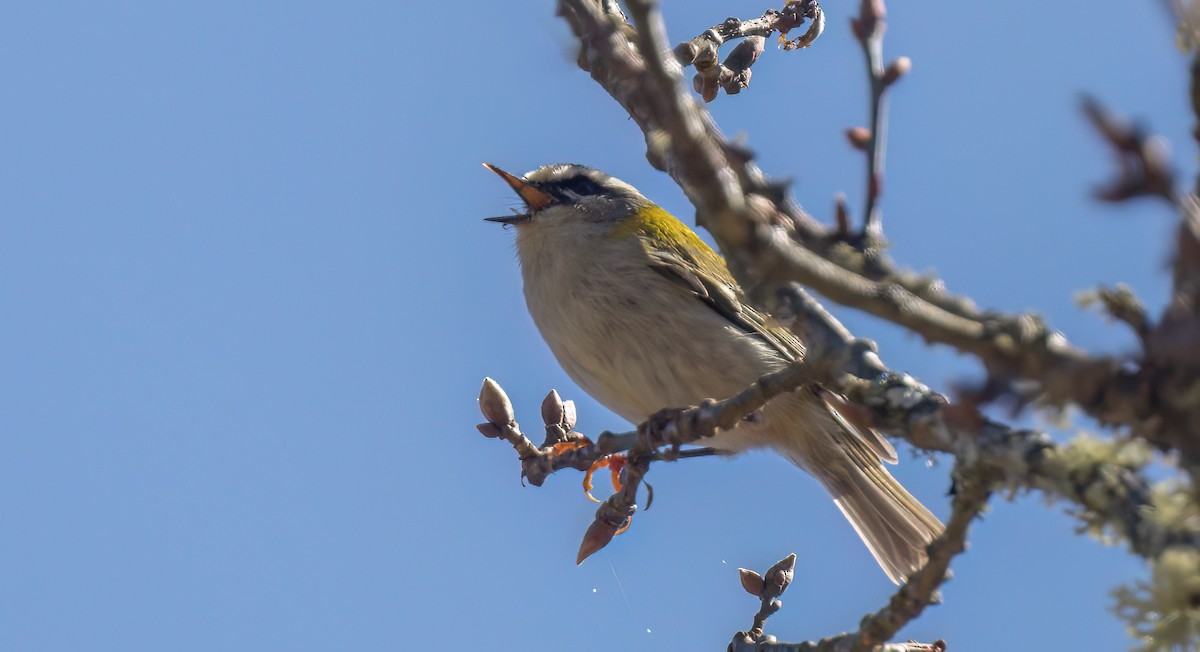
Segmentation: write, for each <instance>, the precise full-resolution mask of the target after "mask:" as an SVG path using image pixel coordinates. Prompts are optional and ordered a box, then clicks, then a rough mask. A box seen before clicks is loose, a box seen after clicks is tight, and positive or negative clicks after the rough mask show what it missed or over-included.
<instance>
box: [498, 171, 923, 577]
mask: <svg viewBox="0 0 1200 652" xmlns="http://www.w3.org/2000/svg"><path fill="white" fill-rule="evenodd" d="M484 165H486V166H487V167H488V168H489V169H491V170H492V171H493V172H495V173H496V174H498V175H500V176H501V177H502V178H503V179H504V180H505V181H506V182H507V183H508V185H509V186H511V187H512V188H513V190H515V191H516V192H517V194H518V195H520V197H521V199H522V200H523V201H524V202H525V206H526V207H527V209H528V211H527V212H525V213H520V214H515V215H511V216H507V217H492V218H487V219H488V220H490V221H493V222H500V223H502V224H511V225H513V226H515V227H516V239H517V251H518V255H519V257H520V262H521V276H522V278H523V279H524V284H525V300H526V303H527V304H528V306H529V312H530V314H531V315H532V316H533V321H534V323H536V324H537V327H538V330H540V331H541V333H542V337H543V338H545V340H546V343H547V344H549V345H550V350H551V351H553V352H554V355H555V357H556V358H558V361H559V363H560V364H562V366H563V368H564V369H565V370H566V372H567V373H568V374H569V375H570V376H571V378H572V379H573V380H574V381H575V382H576V383H578V384H579V386H580V387H582V388H583V389H584V391H586V392H587V393H588V394H591V395H592V397H593V398H595V399H596V400H597V401H599V402H600V403H603V404H604V405H605V406H607V407H608V408H609V409H611V410H613V411H614V412H616V413H617V414H619V415H621V416H622V417H624V418H626V419H628V420H630V421H631V422H633V423H640V422H642V421H645V420H646V419H647V418H649V417H650V416H651V415H653V414H654V413H656V412H658V411H659V410H661V409H663V408H667V407H685V406H689V405H696V404H698V403H699V402H700V401H702V400H704V399H706V398H724V397H727V396H731V395H733V394H735V393H737V392H738V391H740V390H742V389H744V388H745V387H747V386H748V385H750V384H751V383H752V382H754V381H755V380H756V379H757V378H759V377H761V376H763V375H765V374H767V373H770V372H772V371H776V370H778V369H780V368H781V367H783V366H785V365H787V364H788V363H789V362H791V361H794V360H797V359H800V358H802V357H803V356H804V346H803V344H801V342H800V340H799V339H798V338H797V337H796V336H795V335H794V334H793V333H792V332H790V331H789V330H787V329H785V328H783V327H782V326H780V325H778V324H776V323H775V322H774V321H772V319H771V318H770V317H769V316H767V315H766V314H765V313H763V312H760V311H759V310H756V309H755V308H753V307H752V306H750V305H749V304H747V303H746V298H745V295H744V293H743V292H742V289H741V288H740V287H738V285H737V283H736V282H734V280H733V277H732V276H731V275H730V273H729V270H728V268H726V266H725V261H724V260H723V259H722V258H721V257H720V256H719V255H717V253H716V252H714V251H713V250H712V249H710V248H709V247H708V246H707V245H706V244H704V242H703V241H702V240H701V239H700V238H699V237H698V236H697V235H696V234H695V233H693V232H692V231H691V230H690V229H689V228H688V227H687V226H685V225H684V224H683V223H682V222H680V221H679V220H677V219H675V218H674V217H673V216H672V215H671V214H670V213H668V212H667V211H665V210H663V209H662V208H660V207H658V206H657V205H655V204H654V203H653V202H651V201H650V200H648V199H646V198H645V197H643V196H642V195H641V193H639V192H638V191H637V190H636V189H635V188H634V187H633V186H630V185H629V184H627V183H624V182H622V181H620V180H618V179H615V178H613V177H610V176H608V175H607V174H604V173H603V172H600V171H599V170H595V169H592V168H588V167H584V166H581V165H548V166H545V167H541V168H538V169H537V170H534V171H533V172H530V173H529V174H526V175H525V176H524V178H518V177H516V176H514V175H512V174H509V173H507V172H505V171H503V170H501V169H499V168H497V167H495V166H492V165H489V164H486V163H485V164H484ZM761 417H762V418H759V419H754V420H752V421H745V422H743V423H741V424H740V425H739V426H738V427H736V428H733V429H731V430H728V431H722V432H719V433H718V434H717V435H716V436H715V437H713V438H712V439H706V440H705V441H704V444H705V445H707V446H711V447H713V448H716V449H718V450H722V451H729V452H738V451H743V450H747V449H751V448H770V449H773V450H775V451H777V452H779V453H780V454H781V455H783V456H784V457H786V458H787V459H789V460H791V461H792V462H793V463H794V464H795V465H796V466H799V467H800V468H801V469H803V470H805V471H807V472H808V473H810V474H812V475H813V476H814V477H815V478H817V480H819V481H820V482H821V484H822V485H824V487H825V489H826V490H828V491H829V493H830V494H831V495H832V496H833V500H834V502H835V503H836V504H837V506H838V508H839V509H841V511H842V513H843V514H844V515H845V516H846V518H847V519H849V521H850V524H851V525H852V526H854V530H855V531H856V532H858V535H859V536H860V537H862V540H863V542H864V543H865V544H866V545H867V548H868V549H869V550H870V551H871V554H872V555H873V556H874V557H875V560H876V561H878V562H879V565H880V566H881V567H882V568H883V571H884V572H885V573H887V576H888V577H889V578H891V580H892V581H893V582H896V583H897V584H899V583H901V582H903V581H904V580H905V579H906V578H907V577H909V576H910V575H912V573H913V572H915V571H916V570H917V569H918V568H920V567H921V565H922V564H924V563H925V561H926V558H927V555H926V547H927V546H928V545H929V543H930V542H931V541H933V539H934V538H935V537H937V536H938V535H939V534H940V533H941V531H942V524H941V522H939V521H938V519H937V518H936V517H935V516H934V515H933V514H931V513H930V512H929V510H928V509H926V508H925V507H924V506H923V505H921V503H920V502H918V501H917V499H916V498H914V497H913V496H912V494H910V493H908V491H906V490H905V489H904V487H902V486H901V485H900V483H899V482H897V481H896V479H895V478H893V477H892V476H891V474H889V473H888V472H887V470H886V469H885V468H884V466H883V464H882V462H889V463H893V464H894V463H895V462H896V461H897V458H896V451H895V449H894V448H893V447H892V446H891V444H890V443H888V441H887V440H886V439H884V438H883V437H882V436H880V435H879V434H878V433H876V432H874V431H872V430H870V429H863V428H856V427H854V426H853V425H851V424H850V423H849V422H847V421H845V420H844V419H840V418H838V414H837V412H836V410H834V409H832V408H830V407H829V406H827V405H826V404H825V403H824V402H823V401H822V400H821V399H820V398H819V397H818V396H817V395H816V394H814V393H812V392H805V391H800V392H793V393H791V394H787V395H784V396H780V397H778V398H776V399H775V400H773V401H771V402H770V403H768V404H767V405H766V407H765V408H763V410H762V415H761Z"/></svg>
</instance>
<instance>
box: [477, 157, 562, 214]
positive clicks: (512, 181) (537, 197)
mask: <svg viewBox="0 0 1200 652" xmlns="http://www.w3.org/2000/svg"><path fill="white" fill-rule="evenodd" d="M483 167H485V168H487V169H489V170H491V171H492V172H495V173H496V174H498V175H500V178H501V179H504V181H505V183H507V184H508V185H509V186H510V187H512V189H513V190H515V191H517V194H518V195H520V196H521V200H522V201H524V202H525V206H527V207H528V208H529V210H530V212H533V211H538V210H541V209H543V208H545V207H547V206H549V205H550V204H552V203H554V197H553V196H552V195H549V194H547V193H544V192H542V191H541V190H538V189H537V188H534V187H533V186H531V185H529V184H527V183H525V182H524V181H522V180H521V179H519V178H518V177H516V176H514V175H511V174H509V173H507V172H505V171H504V170H501V169H500V168H498V167H496V166H494V165H492V164H491V163H484V164H483ZM529 217H530V216H529V215H509V216H506V217H485V218H484V219H485V220H487V221H489V222H500V223H501V224H517V223H519V222H523V221H525V220H527V219H529Z"/></svg>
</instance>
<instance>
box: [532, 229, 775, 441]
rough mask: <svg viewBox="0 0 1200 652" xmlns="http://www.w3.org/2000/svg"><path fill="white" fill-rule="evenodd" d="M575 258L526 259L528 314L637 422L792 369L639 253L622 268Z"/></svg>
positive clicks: (602, 395)
mask: <svg viewBox="0 0 1200 652" xmlns="http://www.w3.org/2000/svg"><path fill="white" fill-rule="evenodd" d="M634 244H636V243H634ZM571 253H572V255H570V256H526V255H523V256H522V263H523V268H522V269H523V275H524V280H525V298H526V301H527V303H528V305H529V311H530V313H531V314H532V316H533V320H534V322H535V323H536V324H537V327H538V329H539V330H540V331H541V333H542V336H543V337H544V338H545V340H546V342H547V343H548V344H549V345H550V349H551V350H552V351H553V352H554V355H555V357H556V358H557V359H558V361H559V363H560V364H562V366H563V368H564V369H565V370H566V372H567V373H568V374H569V375H570V376H571V378H572V379H574V380H575V382H577V383H578V384H579V386H580V387H582V388H583V389H584V390H585V391H587V392H588V393H589V394H591V395H592V397H594V398H595V399H596V400H598V401H599V402H601V403H603V404H604V405H605V406H607V407H608V408H609V409H611V410H613V411H614V412H616V413H617V414H620V415H621V416H623V417H624V418H626V419H628V420H630V421H631V422H633V423H638V422H640V421H643V420H645V419H646V418H647V417H649V416H650V415H651V414H653V413H654V412H657V411H658V410H660V409H663V408H667V407H685V406H688V405H694V404H697V403H699V402H700V401H701V400H703V399H705V398H718V399H719V398H725V397H727V396H730V395H732V394H734V393H735V392H738V391H740V390H741V389H744V388H745V387H746V386H747V385H749V384H750V383H751V382H753V381H754V380H755V379H756V378H758V377H759V376H761V375H762V374H764V373H766V372H768V371H771V370H773V369H776V368H778V367H780V366H782V365H783V364H785V363H786V362H785V360H783V358H782V357H781V356H780V355H779V354H778V353H777V352H775V351H774V349H771V348H770V347H768V346H766V345H765V344H763V343H762V342H761V341H760V340H758V339H756V338H755V337H753V336H750V335H747V334H745V333H744V332H742V331H741V330H739V329H738V328H737V327H735V326H734V325H733V324H732V323H730V322H729V321H728V320H726V319H725V318H724V317H722V316H721V315H720V314H718V313H717V312H716V311H714V310H713V309H712V308H710V307H709V306H708V305H707V304H705V303H704V302H703V301H701V300H700V299H699V298H697V297H695V296H694V295H692V294H691V293H689V292H688V291H687V290H686V289H684V288H682V287H681V286H680V285H678V284H675V283H672V282H670V281H668V280H667V279H665V278H663V277H662V276H661V275H659V274H658V273H656V272H655V271H653V270H652V269H651V268H650V267H649V265H648V264H645V262H644V261H643V260H641V259H639V257H643V256H644V254H642V253H641V250H640V247H639V248H636V249H635V248H628V249H627V250H626V251H625V252H623V253H625V254H627V255H625V256H620V257H617V258H618V259H617V260H615V261H614V260H601V258H602V256H599V255H597V253H596V252H595V251H594V250H588V249H586V248H577V249H576V250H575V251H572V252H571ZM612 253H613V252H612V251H607V252H606V255H611V254H612ZM523 254H524V252H523ZM737 447H739V448H740V447H741V446H737Z"/></svg>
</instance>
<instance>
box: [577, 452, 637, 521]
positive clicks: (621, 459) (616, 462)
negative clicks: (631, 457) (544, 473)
mask: <svg viewBox="0 0 1200 652" xmlns="http://www.w3.org/2000/svg"><path fill="white" fill-rule="evenodd" d="M625 461H626V458H625V456H624V455H622V454H621V453H613V454H612V455H606V456H604V457H602V458H600V459H598V460H596V462H595V463H594V464H592V467H591V468H590V469H588V470H587V473H585V474H583V493H584V494H586V495H587V497H588V500H590V501H592V502H593V503H598V502H600V501H599V500H597V499H596V497H595V496H593V495H592V475H594V474H595V473H596V471H599V470H600V469H603V468H606V467H607V468H608V470H609V472H610V474H611V476H612V486H613V491H620V490H621V469H623V468H625ZM628 527H629V526H628V525H626V526H625V527H624V528H621V531H620V532H617V534H620V533H621V532H624V531H625V530H626V529H627V528H628Z"/></svg>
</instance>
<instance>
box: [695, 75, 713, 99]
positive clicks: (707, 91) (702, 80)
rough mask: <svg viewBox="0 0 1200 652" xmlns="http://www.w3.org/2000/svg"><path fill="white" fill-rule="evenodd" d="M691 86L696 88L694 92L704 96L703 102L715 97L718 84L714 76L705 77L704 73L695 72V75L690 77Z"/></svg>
mask: <svg viewBox="0 0 1200 652" xmlns="http://www.w3.org/2000/svg"><path fill="white" fill-rule="evenodd" d="M692 88H694V89H696V92H697V93H699V94H700V97H702V98H704V101H705V102H711V101H713V100H715V99H717V92H718V90H719V89H720V86H719V85H718V80H717V79H716V78H715V76H714V77H705V76H704V75H700V74H697V75H696V76H695V77H692Z"/></svg>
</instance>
